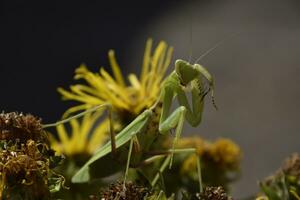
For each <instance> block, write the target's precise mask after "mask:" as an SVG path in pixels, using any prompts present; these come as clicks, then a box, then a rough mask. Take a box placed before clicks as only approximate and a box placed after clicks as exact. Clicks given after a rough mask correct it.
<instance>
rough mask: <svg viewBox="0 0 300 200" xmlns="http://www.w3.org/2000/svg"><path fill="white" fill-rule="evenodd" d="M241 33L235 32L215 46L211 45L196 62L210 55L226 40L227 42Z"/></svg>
mask: <svg viewBox="0 0 300 200" xmlns="http://www.w3.org/2000/svg"><path fill="white" fill-rule="evenodd" d="M240 34H241V33H240V32H239V33H235V34H232V35H230V36H229V37H227V38H225V39H222V40H221V41H219V42H217V43H216V44H215V45H214V46H213V47H211V48H210V49H208V50H206V51H205V52H204V53H203V54H201V55H200V56H199V58H198V59H197V60H196V61H195V63H198V62H199V61H200V60H202V59H203V58H204V57H205V56H207V55H209V54H210V53H211V52H213V51H214V50H215V49H217V48H218V47H219V46H221V45H222V44H224V43H225V42H227V41H228V40H230V39H232V38H234V37H237V36H238V35H240Z"/></svg>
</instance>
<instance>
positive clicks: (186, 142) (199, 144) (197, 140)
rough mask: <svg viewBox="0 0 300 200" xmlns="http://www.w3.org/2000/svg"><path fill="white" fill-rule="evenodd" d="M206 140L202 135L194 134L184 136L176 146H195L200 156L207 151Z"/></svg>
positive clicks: (180, 147)
mask: <svg viewBox="0 0 300 200" xmlns="http://www.w3.org/2000/svg"><path fill="white" fill-rule="evenodd" d="M205 146H206V141H205V140H203V139H202V138H201V137H197V136H193V137H184V138H180V140H178V142H177V145H176V148H179V149H182V148H195V149H196V153H197V155H199V156H202V154H203V152H204V151H205Z"/></svg>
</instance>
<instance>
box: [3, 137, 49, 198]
mask: <svg viewBox="0 0 300 200" xmlns="http://www.w3.org/2000/svg"><path fill="white" fill-rule="evenodd" d="M0 174H1V179H0V181H1V182H0V183H1V186H0V196H1V197H3V198H8V199H9V198H13V197H11V195H14V194H16V193H22V192H21V191H22V190H24V191H25V190H26V191H27V194H30V195H31V196H32V197H33V198H39V197H42V196H48V195H49V189H48V175H49V160H48V159H47V158H45V157H43V155H42V153H41V152H40V151H39V150H38V148H37V144H36V143H35V142H34V141H33V140H28V141H27V143H26V144H25V145H24V144H21V145H12V146H7V147H6V149H3V150H2V151H0ZM16 188H18V192H16V191H15V190H16Z"/></svg>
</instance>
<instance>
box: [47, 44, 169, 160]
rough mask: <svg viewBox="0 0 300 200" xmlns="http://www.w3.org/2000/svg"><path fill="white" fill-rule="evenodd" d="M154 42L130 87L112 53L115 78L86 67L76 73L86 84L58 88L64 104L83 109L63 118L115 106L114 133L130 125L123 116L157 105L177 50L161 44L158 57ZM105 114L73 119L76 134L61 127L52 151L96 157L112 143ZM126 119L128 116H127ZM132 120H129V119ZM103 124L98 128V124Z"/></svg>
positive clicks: (150, 45)
mask: <svg viewBox="0 0 300 200" xmlns="http://www.w3.org/2000/svg"><path fill="white" fill-rule="evenodd" d="M151 49H152V40H151V39H149V40H148V41H147V44H146V49H145V53H144V60H143V66H142V71H141V74H140V78H139V79H138V78H137V76H136V75H135V74H129V75H128V82H129V84H126V83H125V80H124V78H123V75H122V73H121V70H120V67H119V65H118V63H117V61H116V58H115V54H114V51H113V50H110V51H109V52H108V58H109V61H110V65H111V68H112V72H113V76H111V75H109V73H108V72H107V71H105V70H104V69H103V68H100V71H99V73H93V72H90V71H89V70H88V69H87V67H86V66H85V65H81V66H80V67H79V68H77V69H76V71H75V79H76V80H78V79H83V80H84V81H85V82H86V85H84V84H76V85H72V86H70V91H67V90H65V89H62V88H58V92H59V93H60V94H61V95H62V97H63V99H64V100H74V101H78V102H80V105H77V106H75V107H71V108H70V109H68V110H67V111H66V112H65V114H64V116H63V117H67V116H69V115H70V114H72V113H74V112H78V111H83V110H86V109H89V108H92V107H94V106H98V105H102V104H108V103H109V104H111V105H112V108H113V112H114V116H117V118H116V119H114V120H113V121H114V130H119V129H120V128H121V127H122V126H124V125H126V123H127V122H126V121H122V120H120V118H121V119H122V117H124V116H122V115H124V113H125V115H128V114H129V115H130V116H129V117H131V116H133V117H135V116H136V115H138V114H139V113H140V112H141V111H142V110H143V109H145V108H149V107H150V106H152V104H153V103H154V102H155V101H156V99H157V97H158V95H159V92H160V86H161V83H162V81H163V78H164V75H165V72H166V70H167V68H168V66H169V64H170V62H171V55H172V52H173V48H172V47H169V48H168V46H167V44H166V43H165V42H163V41H161V42H160V43H159V44H158V46H157V47H156V49H155V51H154V53H153V54H152V53H151ZM102 113H103V111H98V112H95V113H94V114H87V115H85V116H84V117H83V119H82V120H81V122H79V121H78V120H77V119H73V120H72V121H71V122H70V125H71V128H72V130H71V131H70V132H69V133H67V131H66V129H65V127H64V125H59V126H58V127H57V133H58V139H55V138H52V139H51V143H52V147H53V148H54V149H55V150H56V151H58V152H60V153H64V154H65V155H67V156H72V155H77V154H92V153H93V152H94V151H95V150H96V149H97V148H99V147H100V146H101V145H103V143H104V142H105V141H106V140H107V139H108V130H109V119H108V117H103V121H101V122H99V121H97V120H98V119H99V118H101V116H102ZM125 118H126V116H125ZM127 118H128V116H127ZM97 122H98V123H100V124H99V125H98V126H96V128H95V127H94V126H95V124H96V123H97Z"/></svg>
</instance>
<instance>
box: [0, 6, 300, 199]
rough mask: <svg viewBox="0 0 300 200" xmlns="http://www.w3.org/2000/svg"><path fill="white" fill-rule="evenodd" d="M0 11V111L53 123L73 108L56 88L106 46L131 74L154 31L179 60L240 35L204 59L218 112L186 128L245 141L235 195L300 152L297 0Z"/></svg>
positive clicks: (209, 110)
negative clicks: (113, 50)
mask: <svg viewBox="0 0 300 200" xmlns="http://www.w3.org/2000/svg"><path fill="white" fill-rule="evenodd" d="M0 17H1V18H0V22H1V27H2V30H1V33H0V43H1V49H0V51H1V52H0V59H1V62H0V74H1V79H0V90H1V91H2V92H1V98H0V105H1V107H0V108H1V110H5V111H14V110H18V111H24V112H31V113H33V114H36V115H39V116H41V117H43V119H44V121H45V122H52V121H55V120H57V119H59V118H60V116H61V114H62V113H63V112H64V110H65V109H66V108H68V107H69V106H70V105H73V104H70V103H65V102H61V101H60V98H59V95H58V94H57V93H56V91H55V89H56V87H58V86H63V87H67V86H68V85H70V84H71V83H74V82H73V80H72V77H73V72H74V69H75V68H76V67H77V66H78V65H79V64H80V63H82V62H84V63H86V64H87V65H88V66H89V67H90V69H91V70H93V71H97V70H98V68H99V66H106V67H107V66H108V62H107V50H108V49H109V48H114V49H115V50H116V55H117V58H118V60H119V63H120V65H121V66H122V70H123V71H124V73H129V72H139V71H140V66H141V63H142V55H143V51H144V45H145V41H146V39H147V38H148V37H152V38H153V39H154V40H155V41H156V42H158V41H159V40H162V39H163V40H165V41H167V42H168V44H171V45H172V46H174V47H175V53H174V57H173V58H174V61H175V59H177V58H181V59H186V60H188V58H189V56H190V52H191V50H192V51H193V61H195V60H196V59H197V57H199V56H200V55H201V54H202V53H204V52H205V51H206V50H207V49H209V48H210V47H212V46H213V45H214V44H216V43H217V42H218V41H220V40H222V39H224V38H228V37H229V36H230V35H232V34H236V33H240V34H239V35H238V36H236V37H234V38H232V39H230V40H228V41H226V42H225V43H224V44H223V45H221V46H220V47H219V48H218V49H216V50H215V51H214V52H213V53H211V54H210V55H208V56H206V57H205V58H204V59H202V60H201V61H200V64H202V65H204V66H205V67H207V68H208V69H209V71H210V72H211V73H212V74H214V76H215V79H216V101H217V104H218V106H219V110H218V111H215V110H214V109H213V107H212V105H211V104H210V102H208V104H207V106H206V107H205V113H204V120H203V123H202V124H201V127H199V129H192V128H190V127H188V125H186V127H185V128H186V131H185V132H186V133H189V134H199V135H201V136H205V137H207V138H211V139H213V138H216V137H220V136H221V137H229V138H231V139H233V140H234V141H235V142H237V143H238V144H239V145H240V146H241V148H242V149H243V152H244V155H243V156H244V159H243V163H242V173H243V175H242V178H241V179H240V180H239V181H238V182H237V183H236V184H235V185H234V186H235V187H234V190H233V192H234V196H235V197H245V196H248V195H250V194H253V193H254V192H256V191H257V190H258V187H257V181H258V180H259V179H261V178H263V177H265V176H268V175H269V174H270V173H271V172H273V171H274V170H276V169H277V168H278V167H279V166H280V164H281V162H282V160H283V159H284V158H285V157H286V156H288V155H289V154H290V153H292V152H295V151H298V152H299V150H300V148H299V143H300V141H299V138H300V134H299V131H298V130H299V129H300V123H299V122H298V112H299V110H300V109H299V105H300V103H299V102H300V101H299V100H300V91H299V85H298V84H299V78H298V76H299V74H298V73H299V72H300V66H299V65H300V55H299V50H300V37H299V36H300V24H299V22H300V21H299V20H300V2H299V1H298V0H197V1H196V0H186V1H174V0H165V1H158V0H152V1H130V2H129V1H86V2H83V1H78V2H77V1H70V2H69V1H51V2H50V1H49V2H47V1H43V2H40V1H8V0H6V1H5V0H4V1H1V2H0ZM191 35H192V37H191ZM191 41H192V42H191ZM172 67H173V66H171V68H172Z"/></svg>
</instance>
